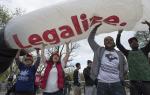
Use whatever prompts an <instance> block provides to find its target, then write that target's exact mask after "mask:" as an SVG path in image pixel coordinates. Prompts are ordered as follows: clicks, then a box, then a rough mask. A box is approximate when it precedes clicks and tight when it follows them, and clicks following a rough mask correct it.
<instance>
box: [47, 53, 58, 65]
mask: <svg viewBox="0 0 150 95" xmlns="http://www.w3.org/2000/svg"><path fill="white" fill-rule="evenodd" d="M54 55H57V56H58V57H59V61H58V62H57V63H60V56H59V54H58V53H53V54H52V55H51V56H50V58H49V60H48V61H49V62H52V63H53V56H54Z"/></svg>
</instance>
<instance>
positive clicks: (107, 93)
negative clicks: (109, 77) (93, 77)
mask: <svg viewBox="0 0 150 95" xmlns="http://www.w3.org/2000/svg"><path fill="white" fill-rule="evenodd" d="M97 95H126V92H125V88H124V87H123V86H122V84H121V82H115V83H102V82H98V85H97Z"/></svg>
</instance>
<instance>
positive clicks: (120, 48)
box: [116, 30, 129, 57]
mask: <svg viewBox="0 0 150 95" xmlns="http://www.w3.org/2000/svg"><path fill="white" fill-rule="evenodd" d="M122 32H123V30H119V31H118V34H117V38H116V46H117V48H118V49H119V50H120V51H121V52H122V53H123V54H124V55H125V56H126V57H127V56H128V52H129V50H127V49H125V47H124V46H123V45H122V44H121V42H120V37H121V33H122Z"/></svg>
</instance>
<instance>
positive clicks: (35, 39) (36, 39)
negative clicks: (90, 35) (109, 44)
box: [13, 14, 127, 48]
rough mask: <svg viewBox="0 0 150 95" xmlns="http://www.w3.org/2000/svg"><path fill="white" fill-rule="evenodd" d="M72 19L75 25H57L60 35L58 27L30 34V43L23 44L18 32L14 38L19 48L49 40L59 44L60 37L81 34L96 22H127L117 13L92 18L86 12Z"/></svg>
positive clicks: (48, 41) (65, 37)
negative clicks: (121, 19)
mask: <svg viewBox="0 0 150 95" xmlns="http://www.w3.org/2000/svg"><path fill="white" fill-rule="evenodd" d="M71 21H72V24H73V27H71V26H70V25H62V26H59V27H57V29H58V30H59V31H60V35H58V33H57V30H56V28H52V29H49V30H45V31H43V33H42V35H39V34H32V35H29V36H28V39H27V40H28V45H23V43H22V42H21V41H20V40H19V38H18V35H17V34H14V35H13V39H14V41H15V43H16V44H17V46H18V47H19V48H30V47H32V45H39V44H41V43H42V42H47V43H49V44H58V43H60V38H61V39H67V38H71V37H74V36H75V33H76V34H77V35H81V34H82V33H83V32H86V31H87V30H88V29H89V27H91V26H92V25H94V24H96V23H106V24H109V25H113V26H118V25H119V26H125V25H126V24H127V23H126V22H120V19H119V17H118V16H116V15H112V16H109V17H106V18H103V17H100V16H93V17H92V18H87V16H86V14H81V15H80V17H78V16H77V15H75V16H71ZM80 22H81V25H80ZM82 27H83V29H82ZM73 28H74V29H75V31H73ZM82 30H84V31H82ZM50 36H51V37H50Z"/></svg>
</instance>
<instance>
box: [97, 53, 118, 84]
mask: <svg viewBox="0 0 150 95" xmlns="http://www.w3.org/2000/svg"><path fill="white" fill-rule="evenodd" d="M118 65H119V57H118V54H117V53H116V52H115V51H107V50H105V52H104V54H103V56H102V60H101V67H100V70H99V74H98V80H99V81H100V82H104V83H114V82H118V81H120V78H119V70H118Z"/></svg>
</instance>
